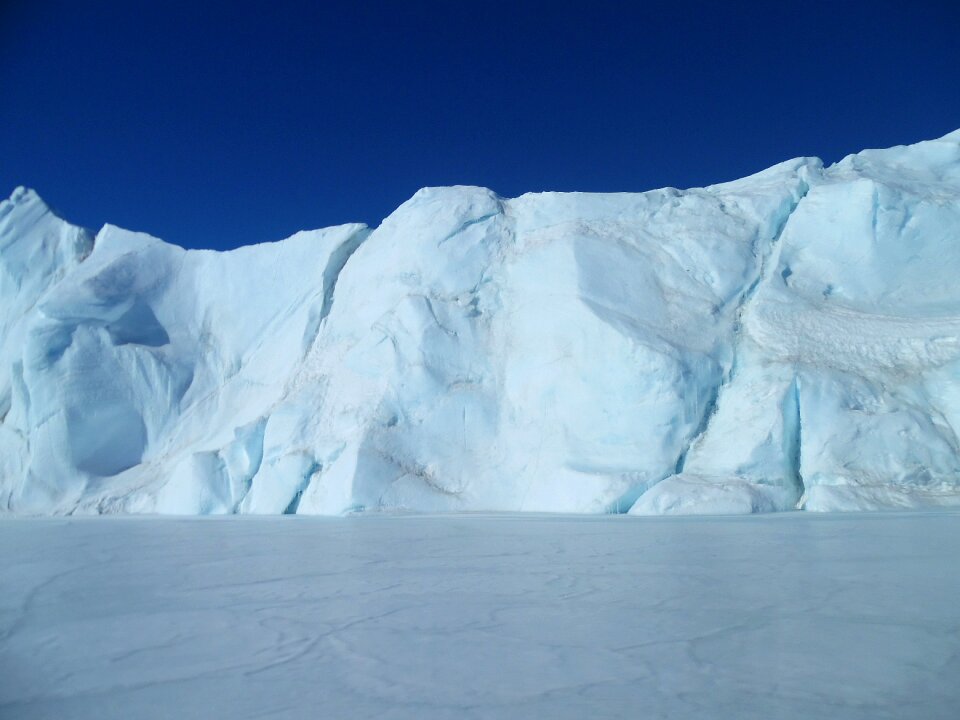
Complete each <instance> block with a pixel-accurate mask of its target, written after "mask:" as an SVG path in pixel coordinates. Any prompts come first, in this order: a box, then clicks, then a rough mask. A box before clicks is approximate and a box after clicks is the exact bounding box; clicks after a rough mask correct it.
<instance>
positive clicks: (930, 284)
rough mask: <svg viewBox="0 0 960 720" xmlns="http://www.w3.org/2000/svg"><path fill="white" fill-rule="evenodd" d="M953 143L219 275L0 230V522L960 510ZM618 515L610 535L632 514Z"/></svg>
mask: <svg viewBox="0 0 960 720" xmlns="http://www.w3.org/2000/svg"><path fill="white" fill-rule="evenodd" d="M958 141H960V131H956V132H953V133H950V134H948V135H946V136H944V137H943V138H940V139H939V140H934V141H928V142H923V143H918V144H916V145H912V146H900V147H895V148H890V149H887V150H867V151H864V152H862V153H858V154H857V155H852V156H849V157H847V158H844V159H843V160H842V161H840V162H839V163H836V164H835V165H833V166H830V167H826V168H825V167H824V166H823V164H822V163H821V162H820V161H819V160H817V159H816V158H799V159H796V160H791V161H788V162H785V163H781V164H779V165H776V166H774V167H773V168H770V169H768V170H766V171H763V172H760V173H757V174H755V175H752V176H750V177H747V178H744V179H741V180H737V181H733V182H729V183H723V184H718V185H714V186H711V187H708V188H703V189H692V190H685V191H681V190H676V189H672V188H667V189H661V190H654V191H651V192H646V193H613V194H586V193H539V194H528V195H523V196H521V197H519V198H515V199H504V198H500V197H498V196H497V195H496V194H495V193H493V192H491V191H490V190H487V189H485V188H475V187H465V186H464V187H453V188H425V189H423V190H421V191H419V192H418V193H417V194H416V195H414V197H413V198H411V199H410V200H409V201H407V202H406V203H404V204H403V205H402V206H401V207H400V208H398V209H397V210H396V211H395V212H394V213H393V214H392V215H391V216H390V217H389V218H387V219H386V220H385V221H384V222H383V223H382V224H381V225H380V227H378V228H376V229H373V230H371V229H369V228H366V227H364V226H362V225H345V226H340V227H334V228H327V229H324V230H318V231H313V232H304V233H298V234H297V235H295V236H293V237H291V238H289V239H287V240H285V241H282V242H279V243H272V244H264V245H257V246H251V247H245V248H240V249H238V250H235V251H231V252H227V253H215V252H210V251H185V250H183V249H181V248H178V247H176V246H173V245H169V244H167V243H164V242H162V241H160V240H157V239H156V238H152V237H150V236H147V235H143V234H138V233H131V232H128V231H125V230H122V229H120V228H116V227H113V226H106V227H104V228H103V229H102V230H101V231H100V232H99V233H98V234H97V235H96V237H94V236H93V234H92V233H89V232H88V231H86V230H83V229H81V228H77V227H74V226H72V225H70V224H69V223H67V222H65V221H64V220H62V219H60V218H59V217H57V216H56V215H55V214H53V213H52V212H51V211H50V210H49V209H48V208H47V207H46V205H44V204H43V202H42V201H41V200H40V199H39V197H38V196H36V194H35V193H33V192H32V191H29V190H26V189H24V188H18V189H17V190H15V191H14V193H13V194H12V195H11V197H10V199H9V200H7V201H4V202H3V203H0V300H2V306H0V308H2V309H0V330H2V334H0V507H3V508H5V509H6V510H7V511H10V512H18V513H67V512H71V513H73V512H80V513H90V512H161V513H182V514H195V513H233V512H243V513H282V512H297V513H317V514H341V513H345V512H355V511H359V510H367V511H371V510H378V509H386V510H397V509H409V510H420V511H466V510H530V511H561V512H582V513H591V512H592V513H597V512H617V511H619V512H626V511H628V510H630V511H631V512H633V513H635V514H649V513H654V514H660V513H742V512H763V511H776V510H787V509H793V508H796V507H800V508H805V509H808V510H849V509H858V508H862V509H875V508H883V507H923V506H930V505H949V504H960V440H958V435H957V433H956V431H955V428H958V427H960V382H958V380H957V378H958V377H960V293H958V292H957V290H956V282H955V278H956V277H957V276H958V274H960V244H958V242H957V240H958V238H960V142H958ZM631 508H632V510H631Z"/></svg>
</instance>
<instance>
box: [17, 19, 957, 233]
mask: <svg viewBox="0 0 960 720" xmlns="http://www.w3.org/2000/svg"><path fill="white" fill-rule="evenodd" d="M957 127H960V2H957V1H956V0H936V1H929V0H927V1H925V0H914V2H911V3H906V2H886V1H885V0H872V1H871V2H844V1H843V0H834V1H833V2H829V3H826V2H816V1H805V2H800V3H796V2H785V3H773V2H755V3H738V2H710V3H698V2H671V3H644V2H639V1H638V2H604V1H602V0H587V1H586V2H580V3H564V2H562V0H553V1H551V2H542V3H541V2H521V1H520V0H516V1H515V2H509V3H507V2H503V3H502V2H497V1H495V0H485V1H481V2H459V1H458V0H445V1H443V2H417V1H416V0H405V1H403V2H390V3H387V2H383V3H376V2H371V3H364V2H360V1H359V0H355V2H344V3H341V2H337V1H334V0H328V1H324V0H317V1H316V2H283V1H282V0H275V1H274V2H269V3H257V4H253V3H250V4H247V3H242V2H234V3H223V4H220V3H204V2H203V1H202V0H194V1H193V2H183V3H181V2H178V1H173V2H151V3H140V2H137V1H136V0H126V1H125V2H116V3H115V2H95V1H94V2H90V1H89V0H85V1H84V2H77V1H76V0H73V1H71V2H59V1H57V2H44V1H43V0H12V2H11V1H10V0H7V1H6V2H2V3H0V194H2V195H3V196H6V195H7V194H8V193H9V192H10V191H11V190H12V189H13V188H14V187H15V186H16V185H19V184H25V185H29V186H31V187H34V188H36V189H37V190H38V191H39V192H40V194H41V195H42V196H43V197H44V198H45V199H46V200H47V201H48V202H49V203H51V204H52V205H53V206H54V207H57V208H58V209H59V210H60V211H61V212H62V213H63V214H64V215H65V216H66V217H67V218H68V219H70V220H72V221H74V222H77V223H80V224H84V225H87V226H90V227H93V228H98V227H99V226H100V225H101V224H103V223H104V222H108V221H109V222H112V223H114V224H117V225H121V226H123V227H128V228H130V229H135V230H144V231H147V232H150V233H153V234H154V235H158V236H160V237H162V238H164V239H166V240H169V241H171V242H176V243H179V244H181V245H185V246H188V247H218V248H224V247H233V246H236V245H241V244H246V243H251V242H258V241H264V240H275V239H279V238H282V237H285V236H287V235H290V234H291V233H293V232H295V231H296V230H299V229H303V228H314V227H322V226H325V225H332V224H337V223H341V222H350V221H363V222H367V223H370V224H377V223H379V221H380V220H381V219H382V218H383V217H384V216H386V215H387V214H389V213H390V212H391V211H392V210H393V209H394V208H395V207H396V206H397V205H398V204H400V203H401V202H403V201H404V200H405V199H407V198H408V197H409V196H410V195H412V194H413V193H414V192H415V191H416V190H417V189H418V188H419V187H422V186H424V185H450V184H476V185H486V186H488V187H491V188H493V189H494V190H496V191H497V192H499V193H500V194H501V195H504V196H514V195H518V194H521V193H523V192H526V191H535V190H601V191H603V190H631V191H638V190H648V189H651V188H655V187H661V186H664V185H673V186H678V187H689V186H696V185H703V184H707V183H712V182H719V181H722V180H729V179H734V178H736V177H740V176H742V175H746V174H749V173H751V172H755V171H757V170H760V169H762V168H764V167H766V166H768V165H771V164H773V163H776V162H779V161H781V160H785V159H787V158H790V157H795V156H798V155H819V156H821V157H823V158H824V159H825V160H827V161H835V160H838V159H839V158H841V157H842V156H843V155H846V154H848V153H850V152H855V151H857V150H859V149H862V148H863V147H884V146H888V145H895V144H901V143H909V142H915V141H917V140H921V139H927V138H931V137H937V136H940V135H942V134H944V133H946V132H949V131H950V130H953V129H956V128H957Z"/></svg>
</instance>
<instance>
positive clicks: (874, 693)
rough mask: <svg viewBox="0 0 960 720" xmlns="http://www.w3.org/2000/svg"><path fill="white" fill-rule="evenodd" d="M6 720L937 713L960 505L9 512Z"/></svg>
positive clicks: (946, 676)
mask: <svg viewBox="0 0 960 720" xmlns="http://www.w3.org/2000/svg"><path fill="white" fill-rule="evenodd" d="M0 546H2V547H3V549H4V552H3V553H2V555H0V717H4V718H21V719H24V720H29V719H31V718H57V720H60V719H61V718H96V719H97V720H103V719H104V718H138V719H146V718H174V717H175V718H231V719H238V718H367V717H371V718H372V717H377V718H418V719H420V718H422V719H425V720H427V719H433V718H456V719H457V720H463V719H467V718H577V719H581V718H607V717H615V718H623V717H638V718H667V717H669V718H671V719H677V718H757V719H758V720H759V719H762V720H770V719H772V718H777V719H786V718H804V720H809V719H811V718H831V719H835V718H844V719H846V718H863V719H864V720H878V719H880V718H898V719H903V718H923V719H924V720H936V719H937V718H944V719H946V718H950V719H951V720H952V719H954V718H956V717H957V708H958V707H960V683H958V681H957V678H958V677H960V603H958V598H960V572H958V557H960V514H957V513H955V512H947V511H945V512H942V513H896V514H889V513H883V514H872V515H871V514H850V515H820V514H810V513H786V514H779V515H766V516H746V517H743V516H741V517H725V518H724V517H692V518H691V517H688V518H637V517H627V516H622V515H621V516H576V517H575V516H552V515H463V516H432V517H425V516H383V515H379V516H377V515H372V516H354V517H346V518H316V517H312V518H311V517H261V518H253V517H246V518H236V517H224V518H192V519H179V518H142V517H141V518H129V517H116V518H50V519H8V520H5V521H4V522H2V523H0Z"/></svg>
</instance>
